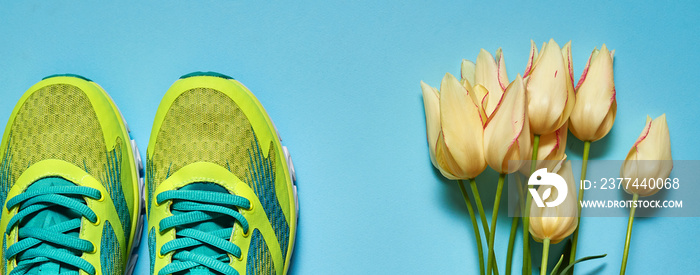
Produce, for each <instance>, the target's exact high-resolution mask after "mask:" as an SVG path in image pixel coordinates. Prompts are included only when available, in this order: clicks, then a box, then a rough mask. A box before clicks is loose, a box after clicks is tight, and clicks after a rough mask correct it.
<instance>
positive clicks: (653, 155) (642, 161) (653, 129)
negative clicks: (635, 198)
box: [620, 114, 673, 196]
mask: <svg viewBox="0 0 700 275" xmlns="http://www.w3.org/2000/svg"><path fill="white" fill-rule="evenodd" d="M672 169H673V161H672V156H671V139H670V135H669V131H668V124H667V123H666V114H663V115H661V116H660V117H658V118H656V119H654V120H653V121H652V120H651V118H650V117H648V116H647V122H646V126H645V127H644V130H643V131H642V133H641V134H640V136H639V138H638V139H637V141H636V142H635V144H634V146H632V149H631V150H630V152H629V153H628V154H627V158H625V161H624V162H623V164H622V167H621V168H620V176H621V177H623V178H631V179H632V180H638V181H640V182H641V181H642V180H646V179H648V178H654V179H657V178H667V177H668V176H669V175H670V174H671V170H672ZM659 190H660V189H659V188H649V187H648V186H647V187H644V186H634V185H631V184H630V185H627V186H625V191H627V192H628V193H631V194H632V193H636V194H639V195H640V196H650V195H653V194H655V193H656V192H658V191H659Z"/></svg>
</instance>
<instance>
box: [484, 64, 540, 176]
mask: <svg viewBox="0 0 700 275" xmlns="http://www.w3.org/2000/svg"><path fill="white" fill-rule="evenodd" d="M525 104H526V103H525V86H524V85H523V79H522V77H521V76H520V75H518V77H517V78H516V79H515V80H514V81H513V82H512V83H510V85H508V88H507V89H506V91H505V93H504V94H503V96H502V98H501V100H500V102H499V103H498V105H497V106H496V108H495V109H494V112H493V114H492V115H491V117H490V118H489V119H488V121H487V123H486V128H485V129H484V155H485V156H486V163H488V164H489V166H491V168H493V169H494V170H496V172H499V173H501V174H510V173H513V172H515V171H517V170H518V169H519V168H520V167H521V166H522V165H523V163H524V162H525V160H526V159H527V158H528V157H529V154H530V127H529V122H528V119H527V112H526V111H525Z"/></svg>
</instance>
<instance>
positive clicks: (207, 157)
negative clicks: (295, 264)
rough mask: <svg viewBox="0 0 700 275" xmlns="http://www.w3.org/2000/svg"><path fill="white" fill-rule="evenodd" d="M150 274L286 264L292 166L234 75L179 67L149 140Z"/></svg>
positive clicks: (242, 270) (256, 269)
mask: <svg viewBox="0 0 700 275" xmlns="http://www.w3.org/2000/svg"><path fill="white" fill-rule="evenodd" d="M146 167H147V169H146V181H147V187H148V193H147V197H146V201H147V209H148V210H147V213H148V244H149V251H150V255H151V273H152V274H159V275H165V274H192V275H195V274H248V275H254V274H266V275H267V274H286V273H287V270H288V269H289V262H290V258H291V254H292V250H293V246H294V236H295V233H296V224H297V205H298V203H297V196H296V186H295V185H294V180H295V179H294V177H295V175H294V168H293V165H292V162H291V158H290V157H289V152H288V150H287V149H286V147H284V146H282V145H281V143H280V139H279V136H278V134H277V132H276V130H275V127H274V125H273V124H272V121H271V120H270V118H269V117H268V115H267V113H266V112H265V110H264V109H263V107H262V105H260V102H258V100H257V99H256V98H255V97H254V96H253V94H252V93H251V92H250V91H249V90H248V89H247V88H246V87H245V86H243V85H242V84H241V83H239V82H238V81H235V80H233V79H231V78H230V77H228V76H225V75H221V74H217V73H192V74H189V75H185V76H183V77H181V78H180V79H179V80H178V81H176V82H175V84H173V86H172V87H171V88H170V89H169V90H168V92H167V93H166V94H165V96H164V97H163V100H162V101H161V103H160V106H159V107H158V111H157V113H156V118H155V121H154V123H153V130H152V131H151V139H150V142H149V144H148V153H147V165H146Z"/></svg>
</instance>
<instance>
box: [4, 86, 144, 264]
mask: <svg viewBox="0 0 700 275" xmlns="http://www.w3.org/2000/svg"><path fill="white" fill-rule="evenodd" d="M0 157H1V158H2V162H1V164H0V201H2V202H3V207H2V218H1V219H0V220H1V221H0V232H1V233H2V258H3V259H4V261H2V264H0V274H11V275H15V274H124V273H125V272H127V273H129V272H131V271H132V270H133V267H134V265H135V264H136V255H135V253H136V252H137V251H138V249H137V247H138V244H139V241H140V239H141V238H140V235H141V232H142V223H141V222H142V216H141V215H140V213H141V211H142V207H141V206H142V202H141V198H142V195H141V193H142V192H143V191H142V190H143V179H141V184H139V182H140V180H139V167H140V163H141V161H140V157H139V156H138V149H137V148H136V146H135V143H134V142H133V141H132V140H131V139H130V138H129V133H128V128H127V126H126V124H125V123H124V119H123V118H122V116H121V114H120V113H119V110H118V109H117V107H116V106H115V105H114V103H113V102H112V100H111V99H110V98H109V96H108V95H107V93H105V91H104V90H103V89H102V88H101V87H100V86H98V85H97V84H95V83H94V82H92V81H90V80H88V79H85V78H83V77H80V76H75V75H60V76H52V77H48V78H45V79H44V80H42V81H40V82H39V83H37V84H35V85H34V86H32V87H31V88H29V90H28V91H27V92H26V93H25V94H24V96H22V98H21V99H20V100H19V103H17V105H16V107H15V108H14V111H13V112H12V115H11V116H10V120H9V122H8V123H7V127H6V128H5V134H4V135H3V139H2V147H0ZM141 168H142V167H141ZM141 170H143V169H141Z"/></svg>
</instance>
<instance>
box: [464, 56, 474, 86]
mask: <svg viewBox="0 0 700 275" xmlns="http://www.w3.org/2000/svg"><path fill="white" fill-rule="evenodd" d="M475 70H476V64H474V62H471V61H469V60H466V59H462V80H467V81H468V82H469V85H470V87H471V86H473V85H475V84H476V82H475V81H474V74H475V73H474V71H475ZM466 89H467V90H469V88H466Z"/></svg>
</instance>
